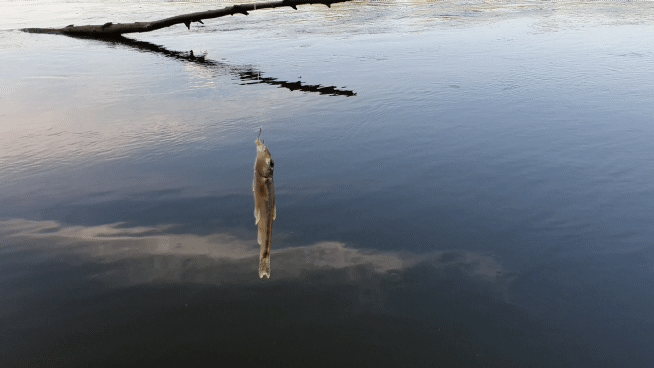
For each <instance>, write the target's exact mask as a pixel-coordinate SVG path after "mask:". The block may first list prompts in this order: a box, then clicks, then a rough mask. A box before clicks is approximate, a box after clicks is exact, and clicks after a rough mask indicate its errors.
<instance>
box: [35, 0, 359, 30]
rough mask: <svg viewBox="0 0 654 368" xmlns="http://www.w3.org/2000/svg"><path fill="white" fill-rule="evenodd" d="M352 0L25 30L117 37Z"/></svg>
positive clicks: (289, 1) (296, 1)
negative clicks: (256, 11)
mask: <svg viewBox="0 0 654 368" xmlns="http://www.w3.org/2000/svg"><path fill="white" fill-rule="evenodd" d="M348 1H352V0H282V1H271V2H263V3H253V4H240V5H233V6H228V7H226V8H223V9H216V10H208V11H203V12H197V13H190V14H183V15H178V16H175V17H170V18H166V19H161V20H157V21H153V22H134V23H112V22H107V23H105V24H102V25H85V26H75V25H73V24H71V25H69V26H66V27H64V28H24V29H23V31H25V32H31V33H51V34H64V35H78V36H82V35H84V36H88V37H95V38H103V37H115V36H120V35H122V34H125V33H137V32H151V31H155V30H157V29H161V28H166V27H170V26H174V25H175V24H184V25H185V26H186V27H188V28H189V29H191V23H193V22H198V23H202V24H204V23H203V22H202V20H203V19H212V18H219V17H224V16H226V15H234V14H244V15H248V12H250V11H253V10H261V9H271V8H279V7H284V6H289V7H291V8H293V9H295V10H297V5H303V4H323V5H327V6H328V7H331V5H332V4H334V3H343V2H348Z"/></svg>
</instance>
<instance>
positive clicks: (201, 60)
mask: <svg viewBox="0 0 654 368" xmlns="http://www.w3.org/2000/svg"><path fill="white" fill-rule="evenodd" d="M69 36H71V37H75V38H81V39H92V40H95V41H98V42H106V43H110V44H112V45H121V46H124V47H128V48H131V49H136V50H138V51H141V52H147V53H153V54H156V55H162V56H165V57H168V58H172V59H176V60H180V61H183V62H188V63H193V64H195V65H198V66H201V67H204V68H207V69H210V70H215V71H218V72H223V73H225V74H231V75H234V76H236V77H238V78H239V79H240V80H242V81H243V83H242V84H243V85H246V84H247V85H249V84H260V83H263V84H269V85H273V86H279V88H286V89H289V90H291V91H302V92H308V93H318V94H321V95H329V96H347V97H350V96H356V95H357V94H356V92H354V91H350V90H346V89H339V88H337V87H335V86H322V85H319V84H317V85H311V84H302V82H301V81H297V82H288V81H281V80H278V79H277V78H272V77H263V74H264V73H263V72H262V71H260V70H257V69H255V68H252V67H250V66H241V65H232V64H228V63H223V62H220V61H215V60H211V59H208V58H206V56H205V55H195V54H194V53H193V51H174V50H168V49H167V48H165V47H163V46H160V45H155V44H153V43H150V42H146V41H137V40H133V39H130V38H127V37H123V36H117V37H109V38H96V37H89V36H80V35H69Z"/></svg>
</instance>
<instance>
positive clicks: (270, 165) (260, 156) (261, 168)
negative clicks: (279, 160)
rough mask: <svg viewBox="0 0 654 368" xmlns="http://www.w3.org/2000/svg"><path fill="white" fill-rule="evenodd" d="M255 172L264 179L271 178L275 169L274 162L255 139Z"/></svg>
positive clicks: (266, 150)
mask: <svg viewBox="0 0 654 368" xmlns="http://www.w3.org/2000/svg"><path fill="white" fill-rule="evenodd" d="M256 143H257V171H258V172H259V175H261V176H263V177H264V178H271V177H272V176H273V170H274V168H275V161H274V160H273V158H272V156H271V155H270V151H268V147H266V146H265V145H264V144H263V143H261V141H260V140H258V139H257V142H256Z"/></svg>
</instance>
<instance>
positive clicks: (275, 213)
mask: <svg viewBox="0 0 654 368" xmlns="http://www.w3.org/2000/svg"><path fill="white" fill-rule="evenodd" d="M275 220H277V205H274V206H273V221H275Z"/></svg>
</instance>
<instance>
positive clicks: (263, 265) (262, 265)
mask: <svg viewBox="0 0 654 368" xmlns="http://www.w3.org/2000/svg"><path fill="white" fill-rule="evenodd" d="M264 277H265V278H267V279H269V278H270V254H268V255H267V256H266V257H261V258H260V259H259V278H260V279H262V278H264Z"/></svg>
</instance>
